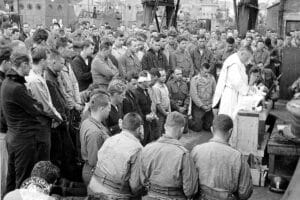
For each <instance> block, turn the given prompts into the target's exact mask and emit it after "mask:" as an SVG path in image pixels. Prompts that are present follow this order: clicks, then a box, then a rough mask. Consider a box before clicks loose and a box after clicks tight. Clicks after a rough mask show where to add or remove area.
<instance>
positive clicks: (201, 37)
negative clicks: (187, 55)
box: [197, 34, 206, 40]
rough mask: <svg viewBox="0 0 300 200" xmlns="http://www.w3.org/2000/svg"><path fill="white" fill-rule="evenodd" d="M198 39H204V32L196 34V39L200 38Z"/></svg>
mask: <svg viewBox="0 0 300 200" xmlns="http://www.w3.org/2000/svg"><path fill="white" fill-rule="evenodd" d="M200 39H204V40H206V38H205V35H204V34H200V35H198V36H197V40H200Z"/></svg>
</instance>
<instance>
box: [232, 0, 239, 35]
mask: <svg viewBox="0 0 300 200" xmlns="http://www.w3.org/2000/svg"><path fill="white" fill-rule="evenodd" d="M233 10H234V15H235V23H236V29H237V30H238V31H239V17H238V11H237V4H236V0H233Z"/></svg>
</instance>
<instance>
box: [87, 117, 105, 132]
mask: <svg viewBox="0 0 300 200" xmlns="http://www.w3.org/2000/svg"><path fill="white" fill-rule="evenodd" d="M89 120H90V121H91V122H92V123H94V124H95V125H96V126H97V127H98V128H99V129H105V130H107V129H106V127H105V126H104V125H103V124H102V123H101V122H98V121H97V120H96V119H94V118H93V117H91V116H90V117H89Z"/></svg>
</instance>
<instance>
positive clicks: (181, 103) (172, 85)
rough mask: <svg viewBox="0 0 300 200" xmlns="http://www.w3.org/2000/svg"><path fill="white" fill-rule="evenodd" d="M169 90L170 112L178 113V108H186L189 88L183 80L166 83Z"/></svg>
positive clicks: (171, 80)
mask: <svg viewBox="0 0 300 200" xmlns="http://www.w3.org/2000/svg"><path fill="white" fill-rule="evenodd" d="M167 86H168V88H169V93H170V100H171V109H172V111H178V112H179V108H180V107H184V108H186V111H187V109H188V106H189V98H188V97H189V88H188V85H187V83H186V82H185V81H184V80H182V79H181V80H176V79H174V78H172V79H170V80H169V81H168V82H167Z"/></svg>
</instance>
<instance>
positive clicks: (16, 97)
mask: <svg viewBox="0 0 300 200" xmlns="http://www.w3.org/2000/svg"><path fill="white" fill-rule="evenodd" d="M25 82H26V81H25V79H24V77H21V76H19V75H18V74H17V72H16V71H15V70H13V69H11V70H9V71H8V72H7V77H6V78H5V80H4V81H3V83H2V87H1V107H2V108H3V114H4V117H5V119H6V122H7V126H8V133H9V135H10V136H11V139H14V138H16V137H18V138H19V139H31V138H33V137H34V136H35V135H36V134H38V133H39V132H40V127H41V125H42V124H41V121H40V120H39V119H38V117H39V116H42V115H43V112H42V111H41V110H42V109H40V105H39V104H38V103H37V101H36V100H34V99H33V98H32V97H31V95H30V94H29V92H28V90H27V89H26V86H25Z"/></svg>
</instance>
